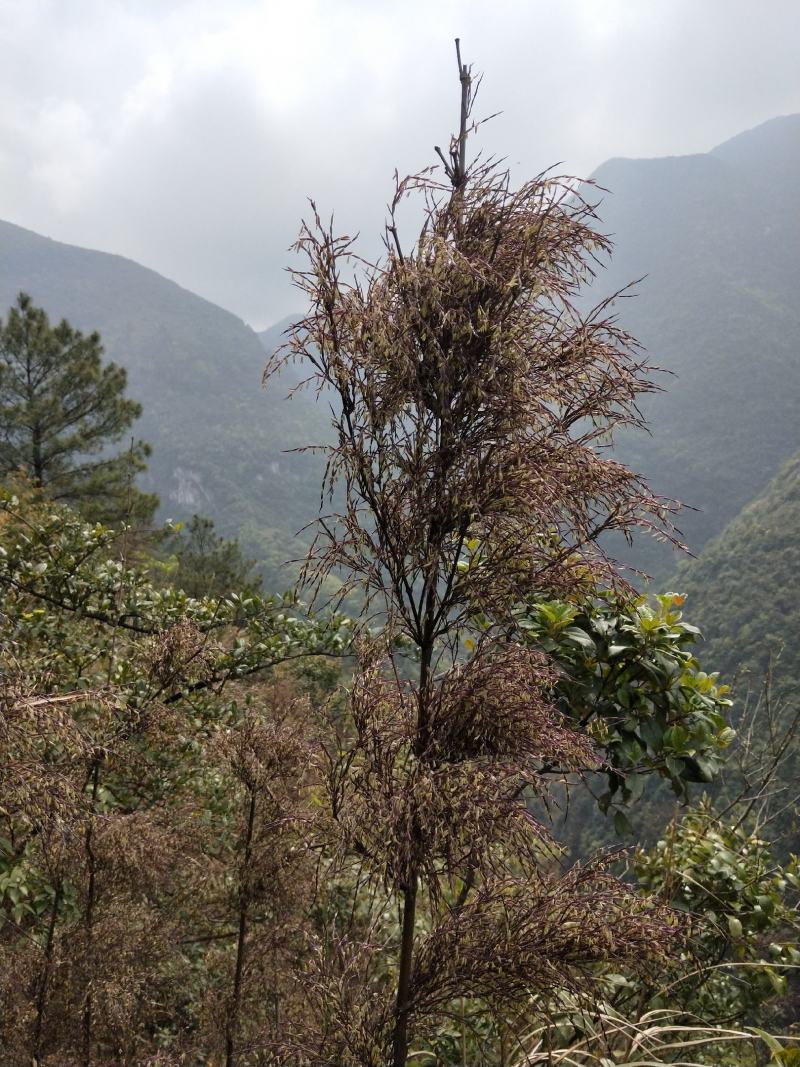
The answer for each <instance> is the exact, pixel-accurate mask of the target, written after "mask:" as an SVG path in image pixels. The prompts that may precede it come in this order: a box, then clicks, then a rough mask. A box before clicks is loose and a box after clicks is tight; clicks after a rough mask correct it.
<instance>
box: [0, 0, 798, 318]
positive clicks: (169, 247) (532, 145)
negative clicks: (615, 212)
mask: <svg viewBox="0 0 800 1067" xmlns="http://www.w3.org/2000/svg"><path fill="white" fill-rule="evenodd" d="M767 11H768V16H769V17H766V16H765V15H763V14H760V15H758V14H756V13H755V8H753V6H752V5H751V4H750V3H745V0H704V2H703V3H702V4H698V3H696V2H695V0H648V3H646V4H645V3H639V2H634V0H538V2H537V3H536V4H532V3H530V2H529V0H495V2H494V3H492V4H489V3H488V2H487V3H478V2H477V0H476V2H467V0H462V2H457V0H441V2H439V3H435V4H430V3H423V0H404V3H403V4H396V3H389V2H388V0H336V2H335V3H331V2H330V0H328V2H323V0H297V2H294V3H289V2H288V0H286V2H277V0H226V3H224V4H220V3H219V2H218V0H70V3H69V4H65V3H63V0H0V49H2V53H3V63H2V66H0V94H2V100H3V102H4V107H3V108H2V109H0V163H2V167H0V203H2V205H3V206H2V209H0V213H2V215H3V216H4V217H6V218H8V219H10V220H11V221H14V222H18V223H20V224H21V225H27V226H29V227H31V228H32V229H36V230H39V231H40V232H45V233H48V234H50V235H51V236H55V237H58V238H60V239H63V240H69V241H73V242H75V243H81V244H87V245H91V246H94V247H101V248H105V249H107V250H110V251H115V252H120V253H122V254H125V255H130V256H132V257H134V258H137V259H139V260H140V261H142V262H144V263H146V264H147V265H149V266H153V267H155V268H156V269H158V270H161V271H162V272H164V273H166V274H168V275H169V276H171V277H174V278H175V279H176V280H177V281H179V282H181V283H182V284H184V285H187V286H189V287H190V288H195V289H197V290H198V291H200V292H201V293H202V295H205V296H208V297H210V298H211V299H214V300H217V301H218V302H220V303H222V304H223V305H225V306H227V307H230V308H231V309H232V310H234V311H237V312H238V313H239V314H241V315H243V316H244V317H246V318H248V319H250V320H251V321H254V322H256V323H257V324H263V323H264V321H266V320H268V319H270V318H278V317H280V316H281V315H282V314H283V313H285V311H286V310H289V309H291V308H292V306H293V297H292V295H291V293H290V292H289V289H288V282H287V280H286V277H285V275H284V273H283V271H282V266H283V264H284V263H285V262H286V259H287V255H286V251H285V250H286V248H287V246H288V244H289V243H290V242H291V240H292V239H293V237H294V235H295V233H296V231H297V225H298V221H299V217H300V215H301V213H302V212H303V210H304V204H305V197H306V196H308V195H313V196H315V197H317V198H318V200H319V201H320V206H321V207H322V208H323V209H324V210H326V211H328V210H330V209H331V208H333V207H336V209H337V213H338V217H339V219H340V220H341V223H342V226H343V227H345V228H347V229H348V230H355V229H359V228H360V229H362V230H363V231H364V232H365V233H370V232H377V231H378V230H379V226H380V221H381V219H382V215H383V208H384V205H385V202H386V200H387V197H388V195H389V192H390V184H391V174H392V171H393V170H394V168H395V167H399V168H400V169H401V170H407V169H418V168H419V167H422V166H425V165H427V164H428V163H429V162H431V161H432V146H433V144H434V143H441V142H443V141H444V140H445V139H446V137H447V135H448V133H449V131H450V129H451V127H452V125H453V120H454V118H455V108H456V99H457V92H458V89H457V84H456V79H455V58H454V55H453V46H452V38H453V37H454V36H455V34H457V33H459V34H460V35H461V36H462V38H463V47H464V53H465V56H466V58H467V59H470V60H474V61H475V63H476V66H477V67H478V68H480V69H481V70H483V71H485V73H486V79H485V82H484V86H483V89H482V93H481V102H480V106H479V109H478V110H479V112H480V113H482V114H483V113H488V112H491V111H495V110H498V109H501V110H503V112H504V113H503V115H502V116H501V117H500V118H499V119H498V120H496V122H494V123H492V124H491V125H490V126H489V127H487V128H486V130H485V141H484V143H485V145H486V147H487V149H488V150H489V151H495V152H498V153H501V154H503V155H508V156H509V162H510V164H511V165H512V169H513V170H514V172H515V173H516V174H517V175H519V176H520V177H524V176H527V175H529V174H531V173H533V172H535V171H538V170H540V169H542V168H543V167H545V166H548V165H549V164H551V163H553V162H555V161H556V160H563V161H564V163H565V167H566V168H567V169H569V170H571V171H573V172H576V173H585V172H587V171H588V170H590V169H591V168H593V167H594V166H595V165H597V164H599V163H600V162H602V160H603V159H605V158H607V157H608V156H611V155H620V154H628V155H654V154H673V153H681V152H690V151H702V150H705V149H707V148H709V147H711V146H712V145H713V144H714V143H717V142H719V141H722V140H724V139H725V138H727V137H728V136H730V135H732V134H734V133H736V132H738V131H739V130H741V129H745V128H747V127H748V126H752V125H754V124H756V123H757V122H759V121H763V120H764V119H767V118H769V117H771V116H772V115H774V114H778V113H786V112H789V111H800V85H799V84H798V82H797V79H796V59H795V55H794V48H795V42H796V40H797V39H798V37H800V7H798V5H797V3H796V0H771V3H770V5H769V7H768V8H767ZM375 247H376V240H375V239H373V240H372V242H371V244H369V246H368V250H369V251H372V250H373V249H374V248H375Z"/></svg>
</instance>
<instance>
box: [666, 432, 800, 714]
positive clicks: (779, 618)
mask: <svg viewBox="0 0 800 1067" xmlns="http://www.w3.org/2000/svg"><path fill="white" fill-rule="evenodd" d="M675 586H676V588H678V589H680V590H681V591H685V592H686V593H687V594H688V597H689V599H688V601H687V605H686V610H687V612H688V613H689V614H690V615H691V618H692V620H693V621H696V622H697V623H698V625H699V626H701V628H702V629H703V632H704V634H705V636H706V642H707V643H706V647H705V649H704V652H703V661H704V663H708V665H709V669H714V670H719V671H722V672H723V673H724V674H725V675H726V676H728V677H731V678H733V677H734V676H735V675H736V674H737V673H738V674H739V675H740V676H742V675H743V672H745V671H746V672H749V675H750V679H751V680H753V681H755V684H756V685H757V686H758V685H760V683H761V680H762V678H763V676H764V673H765V671H766V668H767V666H768V664H769V661H770V657H772V658H773V660H774V663H773V668H774V672H775V682H776V686H777V688H778V689H779V691H781V692H784V693H789V692H791V693H793V694H795V699H796V693H797V686H798V684H799V683H800V648H798V643H797V639H798V634H799V633H800V596H798V591H800V452H798V453H796V454H795V455H794V456H793V457H792V458H791V459H790V460H789V461H788V462H787V463H785V464H784V465H783V466H782V467H781V469H780V471H779V472H778V473H777V474H776V475H775V477H774V478H773V479H772V481H771V482H770V483H769V485H768V486H767V488H766V489H765V491H764V492H763V493H762V494H761V495H759V496H758V497H757V498H756V499H755V500H754V501H752V503H750V504H749V505H748V506H747V507H746V508H745V509H744V510H743V511H742V512H741V514H740V515H738V516H737V517H736V518H735V519H734V520H733V521H732V522H731V523H730V524H729V525H728V526H727V527H726V528H725V530H724V531H723V532H722V533H721V534H720V536H719V537H717V538H714V539H713V540H711V541H709V542H708V544H707V545H706V546H705V548H704V550H703V552H702V554H701V556H700V557H699V558H698V559H696V560H692V561H691V562H689V563H686V564H683V566H681V567H680V569H679V571H678V575H677V577H676V579H675Z"/></svg>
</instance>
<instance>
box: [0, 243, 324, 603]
mask: <svg viewBox="0 0 800 1067" xmlns="http://www.w3.org/2000/svg"><path fill="white" fill-rule="evenodd" d="M20 290H26V291H28V292H30V293H31V295H32V297H33V298H34V300H35V302H36V303H37V304H40V305H42V306H43V307H45V308H46V309H47V311H48V312H49V313H50V315H51V317H52V318H57V317H61V316H65V317H66V318H68V319H69V320H70V322H72V323H73V325H76V326H78V327H80V328H81V329H84V330H91V329H97V330H99V331H100V334H101V336H102V338H103V342H104V345H105V348H106V353H107V356H108V358H110V359H113V360H115V361H116V362H118V363H121V364H122V365H123V366H125V367H126V368H127V369H128V372H129V390H128V391H129V394H130V395H131V396H133V397H135V398H136V399H138V400H140V401H141V403H142V404H143V406H144V415H143V417H142V419H141V420H140V421H139V423H138V424H137V426H136V433H137V435H139V436H141V437H143V438H144V439H145V440H148V441H150V442H151V444H152V445H153V456H152V461H151V467H150V475H149V477H148V479H147V487H148V488H153V489H155V490H156V491H157V492H158V493H159V494H160V495H161V498H162V508H161V514H162V515H163V516H167V515H170V516H173V517H176V518H177V517H185V516H188V515H190V514H191V513H192V512H193V511H200V512H204V513H205V514H208V515H210V516H211V517H213V518H214V519H215V520H216V522H217V524H218V527H219V529H220V530H222V531H224V532H226V533H228V534H237V533H238V534H240V536H241V539H242V541H243V543H244V545H245V547H246V550H247V551H248V552H249V553H250V554H254V553H255V554H257V555H258V556H259V558H260V559H265V560H267V562H268V564H269V568H268V575H267V576H268V580H270V581H273V582H274V583H285V582H286V581H287V578H286V577H283V578H280V577H279V576H277V575H276V574H275V573H274V565H275V564H276V562H278V561H280V560H284V559H287V558H291V557H292V556H294V555H296V554H297V546H296V545H294V544H292V535H293V534H294V533H295V531H296V530H298V529H299V528H300V527H301V526H302V525H304V524H305V523H306V522H308V520H309V519H310V518H311V517H312V516H313V515H314V514H315V513H316V509H317V503H318V496H319V489H318V483H319V472H320V463H319V460H318V459H317V458H316V457H311V456H307V455H306V456H303V455H297V454H294V455H287V454H286V453H285V450H286V449H289V448H293V447H296V446H298V445H302V444H306V443H308V442H309V440H311V441H314V440H316V439H318V438H319V436H320V431H319V430H318V429H317V425H318V423H322V424H324V416H323V417H322V418H320V416H319V415H318V412H317V408H316V406H315V404H314V401H313V397H312V396H311V395H304V396H300V397H296V398H295V399H293V400H291V401H288V400H285V399H284V396H285V394H286V392H287V389H288V383H286V382H280V381H278V382H277V383H273V384H272V386H271V387H270V388H269V389H268V390H266V391H265V390H263V389H262V387H261V384H260V378H261V372H262V370H263V365H264V362H265V357H264V349H263V347H262V345H261V343H260V342H259V339H258V337H257V335H256V334H255V333H254V332H253V331H252V330H250V329H249V328H248V327H247V326H245V325H244V323H242V322H241V321H240V320H239V319H237V318H236V317H235V316H234V315H231V314H230V313H229V312H227V311H223V310H222V309H221V308H219V307H216V306H215V305H213V304H211V303H209V302H208V301H205V300H202V299H201V298H199V297H197V296H195V295H194V294H192V293H190V292H188V291H187V290H185V289H182V288H180V287H179V286H178V285H175V284H174V283H173V282H170V281H168V280H167V279H165V278H162V277H161V276H160V275H158V274H156V273H155V272H154V271H150V270H147V269H145V268H144V267H141V266H139V265H138V264H136V263H133V262H132V261H130V260H127V259H123V258H122V257H120V256H111V255H107V254H104V253H100V252H92V251H89V250H86V249H81V248H75V247H73V246H70V245H65V244H60V243H58V242H56V241H51V240H49V239H47V238H44V237H41V236H39V235H37V234H35V233H32V232H30V231H28V230H24V229H21V228H20V227H18V226H13V225H11V224H9V223H0V308H1V309H2V312H3V313H5V309H7V308H8V307H9V306H10V305H11V304H12V303H13V301H14V299H15V297H16V294H17V293H18V292H19V291H20Z"/></svg>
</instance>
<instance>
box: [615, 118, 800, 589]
mask: <svg viewBox="0 0 800 1067" xmlns="http://www.w3.org/2000/svg"><path fill="white" fill-rule="evenodd" d="M595 178H596V180H597V181H598V183H599V184H600V185H602V186H604V187H605V188H607V189H608V190H609V193H608V194H605V195H604V200H603V203H602V206H601V210H600V213H601V216H602V219H603V223H604V228H605V229H606V231H607V232H609V233H611V234H612V235H613V239H614V243H615V253H614V257H613V260H612V261H611V263H610V265H609V268H608V270H607V271H605V272H603V273H602V274H601V275H600V277H599V280H598V284H597V285H596V286H595V289H596V290H602V292H603V293H605V292H606V291H607V290H608V289H609V288H619V287H621V286H624V285H625V284H627V283H628V282H630V281H631V280H633V279H636V278H642V279H643V280H642V281H641V282H640V283H639V285H638V286H637V287H636V292H637V293H638V295H637V296H636V298H635V299H633V300H626V301H624V302H622V301H621V302H619V303H618V305H617V310H618V313H619V315H620V319H621V320H622V322H623V323H624V324H625V326H626V327H627V328H628V329H630V331H631V332H632V333H633V334H634V335H635V336H636V337H637V338H638V339H639V340H640V341H641V342H642V343H643V344H644V345H645V347H646V349H647V352H648V355H649V357H650V359H651V360H652V362H653V363H655V364H656V365H657V366H659V367H662V368H664V369H666V370H668V371H670V372H672V374H674V375H675V376H674V377H672V376H668V375H664V376H662V381H661V384H662V386H663V388H664V390H665V391H664V392H663V393H661V394H659V395H656V396H651V397H646V398H644V401H643V405H642V408H643V411H644V414H645V417H646V421H647V422H648V425H649V428H650V431H651V433H650V436H646V435H643V434H637V435H635V436H629V437H628V438H627V439H624V440H623V441H622V442H621V443H620V445H619V448H618V451H619V454H620V456H621V457H622V458H623V459H624V460H625V461H626V462H627V463H629V464H630V465H631V466H632V467H633V468H634V469H637V470H642V471H643V472H644V473H645V474H646V475H647V476H648V478H649V479H650V481H651V483H652V484H653V486H654V488H655V489H656V490H657V491H659V492H661V493H663V494H664V495H667V496H672V497H677V498H679V499H680V500H682V501H683V502H684V503H686V504H689V505H692V506H693V507H695V508H698V509H699V510H698V511H696V512H690V511H686V512H684V513H683V515H682V517H681V519H680V526H681V528H682V530H683V532H684V534H685V537H686V540H687V542H688V544H689V546H690V548H691V549H692V550H693V551H694V552H697V551H698V550H699V549H700V548H701V547H702V545H703V543H704V542H705V541H706V540H707V539H708V538H709V537H713V536H714V535H715V534H718V533H719V532H720V531H721V530H722V528H723V526H725V524H726V523H727V522H729V521H730V520H731V519H732V518H733V517H734V516H735V515H736V514H737V513H738V512H739V511H740V509H741V508H742V507H743V506H744V505H745V504H746V503H747V502H748V501H749V500H751V499H752V498H753V497H754V496H755V495H756V494H757V493H759V492H760V491H761V490H762V489H763V488H764V486H765V485H766V483H767V482H768V481H769V479H770V478H771V477H772V476H773V475H774V474H775V472H776V470H777V469H778V467H779V466H780V465H781V463H782V462H783V461H784V460H786V459H787V458H788V457H789V456H791V455H792V453H793V452H794V451H795V450H796V449H797V448H798V446H800V419H798V418H797V412H798V409H799V407H800V307H799V306H798V303H797V291H798V286H800V261H799V259H798V255H797V250H798V248H800V215H798V212H797V210H796V207H795V202H796V190H797V187H798V183H800V115H792V116H788V117H785V118H778V119H774V120H772V121H771V122H767V123H765V124H764V125H762V126H759V127H758V128H756V129H754V130H750V131H748V132H747V133H743V134H741V135H740V136H738V137H735V138H733V139H732V140H730V141H728V142H726V143H725V144H723V145H720V146H719V147H718V148H715V149H713V150H712V151H711V152H709V153H708V154H705V155H695V156H683V157H675V158H666V159H650V160H629V159H614V160H610V161H609V162H607V163H605V164H604V165H603V166H601V167H600V168H599V169H598V171H597V172H596V174H595ZM636 558H637V561H638V562H639V563H640V564H642V565H644V566H645V567H646V568H647V569H648V570H650V571H651V572H652V573H653V574H654V575H655V577H656V578H657V579H659V580H661V581H663V580H664V579H665V578H666V577H667V576H668V575H669V574H670V573H671V572H672V571H673V570H674V568H675V565H676V562H677V560H675V559H670V558H669V554H668V553H667V551H666V550H663V549H661V548H660V547H659V546H657V545H655V544H654V543H652V542H651V543H648V544H640V546H639V550H638V552H637V554H636Z"/></svg>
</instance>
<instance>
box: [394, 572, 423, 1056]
mask: <svg viewBox="0 0 800 1067" xmlns="http://www.w3.org/2000/svg"><path fill="white" fill-rule="evenodd" d="M426 601H427V603H426V616H427V620H428V625H426V628H425V629H426V633H427V634H430V633H431V632H432V630H433V627H432V625H431V619H432V616H433V596H432V595H431V589H430V588H429V590H428V595H427V597H426ZM432 661H433V640H432V639H431V637H430V636H428V637H427V639H426V640H425V642H424V644H423V645H422V648H421V649H420V665H419V693H418V700H419V708H418V712H417V737H416V743H415V751H416V755H417V756H419V755H421V754H422V752H423V751H424V749H425V747H426V745H427V742H428V686H429V683H430V672H431V663H432ZM418 884H419V878H418V875H417V870H416V866H415V865H413V864H412V866H411V869H410V870H409V873H408V882H407V885H406V886H405V888H404V890H403V924H402V932H401V935H400V963H399V967H398V974H397V1000H396V1003H395V1023H394V1032H393V1035H392V1067H405V1064H406V1060H407V1059H408V1021H409V1016H410V1014H411V996H410V994H411V975H412V971H413V964H414V925H415V922H416V917H417V888H418Z"/></svg>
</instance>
